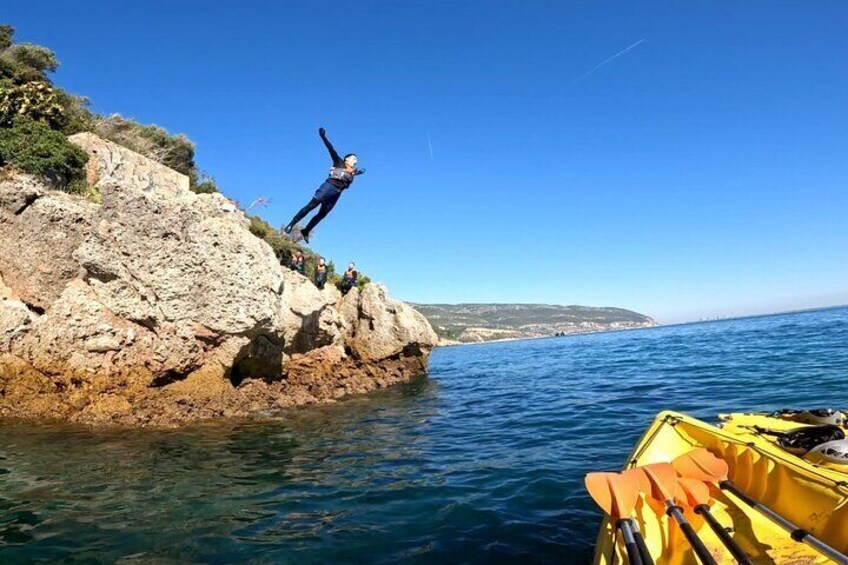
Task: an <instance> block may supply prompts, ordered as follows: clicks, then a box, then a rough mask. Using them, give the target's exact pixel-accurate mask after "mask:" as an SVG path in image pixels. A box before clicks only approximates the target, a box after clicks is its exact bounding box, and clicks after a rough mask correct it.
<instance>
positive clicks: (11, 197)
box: [0, 175, 97, 309]
mask: <svg viewBox="0 0 848 565" xmlns="http://www.w3.org/2000/svg"><path fill="white" fill-rule="evenodd" d="M96 212H97V206H96V205H95V204H92V203H90V202H86V201H84V200H81V199H79V198H75V197H73V196H71V195H68V194H64V193H62V192H57V191H48V190H47V189H46V188H45V187H44V186H43V185H42V184H41V183H39V182H38V181H37V180H36V179H35V178H33V177H30V176H26V175H22V176H21V177H20V178H18V179H6V180H3V181H0V242H2V245H0V277H2V278H3V281H4V283H5V285H6V286H8V287H9V288H11V289H12V292H13V294H14V295H15V296H17V297H18V298H20V299H21V300H23V301H24V302H26V303H27V304H30V305H32V306H35V307H37V308H40V309H44V308H46V307H47V306H49V305H50V303H51V302H53V301H54V300H55V299H56V298H58V297H59V295H60V294H61V293H62V290H63V289H64V288H65V285H66V284H67V283H68V282H69V281H70V280H72V279H74V278H76V277H78V276H79V275H80V274H81V272H82V271H81V269H80V266H79V263H77V262H76V261H75V260H74V258H73V257H72V254H73V251H74V250H75V249H76V248H77V247H79V245H80V243H81V242H82V240H83V239H84V238H85V237H86V235H87V234H88V232H89V231H90V229H91V221H92V218H93V217H94V215H95V213H96Z"/></svg>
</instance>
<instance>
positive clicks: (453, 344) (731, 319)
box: [436, 304, 848, 347]
mask: <svg viewBox="0 0 848 565" xmlns="http://www.w3.org/2000/svg"><path fill="white" fill-rule="evenodd" d="M840 308H848V304H835V305H833V306H821V307H817V308H802V309H800V310H786V311H783V312H769V313H766V314H751V315H749V316H734V317H729V318H720V319H717V320H693V321H691V322H676V323H670V324H661V323H658V324H656V325H653V326H645V327H641V328H618V329H609V330H597V331H589V332H574V333H571V334H567V335H558V336H557V335H540V336H535V337H506V338H501V339H492V340H489V341H469V342H451V343H442V342H439V343H438V344H437V345H436V347H458V346H464V345H485V344H487V343H503V342H508V341H530V340H537V339H555V338H569V337H576V336H581V335H591V334H604V333H615V332H629V331H640V330H651V329H655V328H673V327H678V326H697V325H701V324H720V323H722V322H734V321H738V320H752V319H757V318H771V317H774V316H787V315H791V314H806V313H811V312H825V311H828V310H839V309H840Z"/></svg>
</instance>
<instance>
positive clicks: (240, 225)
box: [0, 136, 436, 425]
mask: <svg viewBox="0 0 848 565" xmlns="http://www.w3.org/2000/svg"><path fill="white" fill-rule="evenodd" d="M73 140H74V141H77V142H80V143H82V144H83V145H84V146H85V147H86V148H88V149H89V151H90V153H91V157H92V159H91V161H90V163H94V165H92V166H93V167H95V165H96V167H95V168H93V169H91V170H90V171H89V172H90V173H91V174H95V173H96V178H95V179H94V180H95V181H96V183H97V185H98V187H99V188H100V191H101V194H102V199H103V203H102V206H97V205H95V204H92V203H89V202H86V201H84V200H82V199H81V198H78V197H75V196H71V195H68V194H63V193H58V192H56V191H52V190H49V189H48V188H47V187H46V186H44V185H42V184H41V183H39V182H38V181H37V179H33V178H32V177H27V176H23V175H19V176H17V177H14V178H11V179H7V180H5V181H3V182H2V183H0V416H4V415H6V416H17V417H51V418H62V419H69V420H74V421H78V422H84V423H90V424H104V423H117V424H130V425H147V424H155V425H174V424H176V423H181V422H188V421H194V420H198V419H202V418H214V417H220V416H247V415H250V414H255V413H257V412H262V411H266V410H270V409H278V408H280V407H285V406H292V405H297V404H304V403H312V402H329V401H334V400H336V399H338V398H340V397H342V396H344V395H347V394H354V393H363V392H367V391H370V390H374V389H375V388H379V387H383V386H389V385H391V384H394V383H397V382H400V381H403V380H407V379H409V378H411V377H413V376H414V375H416V374H419V373H421V372H422V371H423V370H424V369H425V367H426V359H427V354H428V353H429V350H430V348H431V347H433V345H435V343H436V339H435V335H434V334H433V332H432V329H431V328H430V325H429V324H428V323H427V321H426V320H425V319H424V318H423V317H422V316H420V315H419V314H417V313H416V312H415V311H414V310H412V309H411V308H409V307H408V306H406V305H404V304H403V303H401V302H398V301H395V300H391V299H389V298H388V297H387V296H386V290H385V288H384V287H382V286H374V285H366V286H365V287H364V290H362V292H360V291H359V290H358V289H354V290H352V291H351V292H350V293H348V294H347V296H344V297H342V296H341V294H340V293H339V291H338V290H337V289H335V288H334V287H332V286H328V287H326V288H325V289H323V290H318V289H317V288H316V287H315V286H314V285H313V284H312V282H311V281H309V280H308V279H306V278H305V277H303V276H301V275H299V274H297V273H294V272H292V271H289V270H288V269H281V267H280V266H279V263H278V261H277V259H276V257H275V256H274V253H273V251H272V250H271V248H270V247H269V246H268V245H267V244H266V243H265V242H263V241H261V240H260V239H258V238H256V237H255V236H253V235H252V234H251V233H250V232H249V230H248V225H249V224H248V221H247V219H246V217H245V216H244V214H243V213H241V212H240V211H238V210H237V209H236V208H235V206H234V205H233V203H232V202H231V201H229V200H227V199H226V198H224V197H223V196H222V195H219V194H213V195H198V194H194V193H192V192H190V191H188V189H187V185H186V184H185V183H183V181H182V180H180V178H179V177H178V176H175V175H178V173H175V172H173V171H170V170H169V169H165V168H163V167H161V166H160V165H158V164H156V163H153V162H147V161H149V160H145V158H143V157H141V156H139V155H136V154H134V153H132V152H130V151H128V150H126V149H124V148H120V147H118V146H115V145H114V144H111V143H110V142H107V141H104V140H100V139H97V138H94V137H93V136H74V138H73ZM171 173H173V174H171ZM14 297H20V298H21V299H22V300H23V302H21V301H17V300H14V299H13V298H14Z"/></svg>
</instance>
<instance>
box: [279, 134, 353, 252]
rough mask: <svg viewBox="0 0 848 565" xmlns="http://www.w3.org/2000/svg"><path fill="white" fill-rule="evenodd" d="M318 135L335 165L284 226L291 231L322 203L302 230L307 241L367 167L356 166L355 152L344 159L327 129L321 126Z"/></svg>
mask: <svg viewBox="0 0 848 565" xmlns="http://www.w3.org/2000/svg"><path fill="white" fill-rule="evenodd" d="M318 135H320V136H321V139H322V140H323V141H324V145H326V146H327V150H328V151H329V152H330V158H331V159H332V160H333V166H332V168H331V169H330V176H329V177H327V180H325V181H324V184H322V185H321V186H319V187H318V190H316V191H315V195H314V196H313V197H312V200H310V201H309V203H308V204H307V205H306V206H304V207H303V208H301V209H300V211H299V212H298V213H297V214H295V215H294V218H292V220H291V222H289V224H288V225H287V226H286V227H285V228H283V231H284V232H286V233H291V231H292V228H294V225H295V224H296V223H298V222H299V221H300V220H302V219H303V218H304V217H305V216H306V215H307V214H308V213H309V212H311V211H312V210H314V209H315V208H317V207H318V206H319V205H320V206H321V209H320V210H318V213H317V214H315V215H314V216H313V217H312V219H311V220H309V223H308V224H306V227H305V228H304V229H303V230H301V232H300V235H301V236H303V240H304V241H306V243H309V234H310V233H311V232H312V230H313V229H314V228H315V226H317V225H318V222H320V221H321V220H323V219H324V217H325V216H326V215H327V214H329V213H330V210H332V209H333V206H335V205H336V202H337V201H338V200H339V196H341V195H342V191H343V190H345V189H347V188H348V187H349V186H350V185H351V183H353V179H354V178H355V177H357V176H358V175H361V174H362V173H364V172H365V169H357V168H356V161H357V160H356V155H354V154H353V153H348V154H347V155H345V156H344V159H342V158H341V157H339V154H338V153H336V150H335V149H334V148H333V145H332V144H331V143H330V140H329V139H327V130H325V129H324V128H319V129H318Z"/></svg>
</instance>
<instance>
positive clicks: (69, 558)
mask: <svg viewBox="0 0 848 565" xmlns="http://www.w3.org/2000/svg"><path fill="white" fill-rule="evenodd" d="M846 376H848V309H845V308H843V309H833V310H824V311H818V312H808V313H800V314H790V315H781V316H771V317H763V318H751V319H744V320H733V321H726V322H715V323H707V324H696V325H688V326H674V327H665V328H656V329H650V330H639V331H631V332H621V333H607V334H595V335H585V336H577V337H570V338H554V339H545V340H536V341H525V342H511V343H499V344H487V345H477V346H469V347H458V348H445V349H438V350H436V351H435V352H434V353H433V356H432V359H431V375H430V378H429V379H421V380H419V381H417V382H414V383H411V384H409V385H404V386H401V387H397V388H395V389H392V390H388V391H384V392H382V393H379V394H376V395H374V396H371V397H368V398H356V399H352V400H349V401H345V402H342V403H339V404H337V405H334V406H325V407H317V408H309V409H302V410H295V411H292V412H290V413H287V414H285V415H284V419H282V420H281V421H277V422H262V423H259V422H226V423H215V424H206V425H200V426H193V427H190V428H185V429H180V430H175V431H149V430H141V431H133V430H123V431H91V430H87V429H82V428H74V427H68V426H56V425H44V424H39V425H34V424H30V423H20V422H0V562H3V563H15V562H33V561H45V562H48V561H49V562H55V561H65V562H72V563H74V562H75V563H100V562H106V563H112V562H120V563H151V562H152V563H184V562H203V563H232V562H244V561H252V562H256V563H286V562H289V563H327V562H356V563H391V562H397V561H409V562H431V561H439V562H442V563H461V562H476V563H482V562H486V563H492V562H504V563H508V562H521V563H531V562H560V563H582V562H586V561H588V560H589V559H590V556H591V550H592V543H593V541H594V537H595V533H596V529H597V525H598V522H599V519H600V516H599V514H598V512H597V511H596V510H595V509H594V508H593V506H592V504H591V502H590V500H589V499H588V497H587V496H586V495H585V494H584V492H583V490H582V486H581V485H582V477H583V475H584V473H585V472H586V471H589V470H604V469H610V470H611V469H615V468H618V467H619V466H620V465H621V464H622V463H623V461H624V458H625V457H626V456H627V452H628V451H629V450H630V448H631V447H632V446H633V443H634V442H635V441H636V439H637V438H638V436H639V435H640V434H641V432H642V431H643V430H644V428H645V426H646V425H647V424H648V422H649V421H650V419H651V418H652V417H653V415H654V414H655V413H656V412H658V411H660V410H662V409H664V408H674V409H677V410H682V411H686V412H690V413H692V414H695V415H698V416H702V417H707V418H712V417H713V416H714V415H715V414H716V413H718V412H721V411H730V410H737V409H767V410H771V409H777V408H782V407H790V406H808V407H817V406H839V407H843V408H844V407H848V388H846V386H845V382H846Z"/></svg>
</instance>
